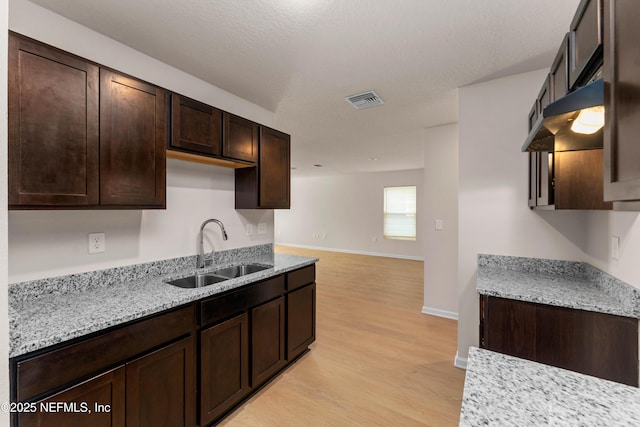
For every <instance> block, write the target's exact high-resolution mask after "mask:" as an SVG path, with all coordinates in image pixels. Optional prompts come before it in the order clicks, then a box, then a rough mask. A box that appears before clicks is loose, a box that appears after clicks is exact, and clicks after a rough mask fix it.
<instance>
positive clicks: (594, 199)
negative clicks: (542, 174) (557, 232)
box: [553, 150, 613, 210]
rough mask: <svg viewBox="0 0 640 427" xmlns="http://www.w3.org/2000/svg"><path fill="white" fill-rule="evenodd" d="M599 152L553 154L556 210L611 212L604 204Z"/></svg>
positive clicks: (601, 162)
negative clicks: (601, 210) (600, 210)
mask: <svg viewBox="0 0 640 427" xmlns="http://www.w3.org/2000/svg"><path fill="white" fill-rule="evenodd" d="M602 157H603V152H602V150H580V151H557V152H555V153H554V166H553V168H554V171H553V172H554V179H555V181H554V182H555V200H554V202H555V206H556V209H589V210H596V209H603V210H606V209H612V208H613V206H612V204H611V203H610V202H609V203H607V202H604V193H603V182H602V181H603V180H602V174H603V171H602V168H603V159H602Z"/></svg>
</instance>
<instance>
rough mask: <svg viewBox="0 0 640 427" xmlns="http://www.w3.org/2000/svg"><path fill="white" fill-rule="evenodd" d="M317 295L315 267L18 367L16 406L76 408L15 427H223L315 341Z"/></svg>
mask: <svg viewBox="0 0 640 427" xmlns="http://www.w3.org/2000/svg"><path fill="white" fill-rule="evenodd" d="M315 289H316V285H315V265H310V266H306V267H303V268H300V269H297V270H294V271H290V272H287V273H286V274H280V275H278V276H275V277H271V278H268V279H266V280H262V281H260V282H256V283H252V284H250V285H247V286H243V287H241V288H238V289H232V290H229V291H227V292H223V293H221V294H218V295H214V296H211V297H207V298H205V299H203V300H201V301H198V302H195V303H192V304H189V305H186V306H183V307H180V308H176V309H173V310H169V311H168V312H164V313H160V314H158V315H154V316H150V317H148V318H145V319H140V320H138V321H135V322H132V323H130V324H128V325H124V326H122V327H119V328H114V329H112V330H109V331H107V332H104V333H102V334H96V335H94V336H92V337H90V338H86V339H80V340H77V341H75V342H72V343H69V344H67V345H63V346H60V347H55V348H52V349H50V350H48V351H44V352H38V353H36V354H33V355H25V356H21V357H17V358H14V359H11V360H10V365H11V375H12V385H11V395H12V401H13V402H26V403H28V404H31V403H35V404H38V405H39V404H40V402H43V404H46V402H55V403H56V404H60V403H58V402H61V403H62V404H64V403H65V402H68V403H69V404H71V405H72V406H67V407H66V408H64V410H58V411H57V413H54V412H51V413H43V412H42V411H38V412H36V413H26V412H25V413H20V414H19V415H18V414H13V418H12V425H13V426H14V427H17V426H19V427H25V426H26V427H45V426H47V427H48V426H65V427H66V426H71V427H75V426H78V427H80V426H83V427H84V426H92V427H93V426H98V427H102V426H104V427H122V426H125V425H126V426H127V427H142V426H153V427H156V426H167V427H180V426H196V425H200V426H203V427H204V426H208V425H212V424H214V423H217V422H219V420H220V419H221V418H222V417H224V416H225V415H226V414H228V413H230V412H231V411H232V410H233V408H235V407H237V406H238V405H239V404H240V403H241V402H242V401H243V400H244V399H247V398H248V396H250V395H251V393H254V392H255V391H257V390H258V389H259V388H260V387H261V386H262V385H264V384H265V383H266V382H267V381H269V380H270V379H271V378H273V377H274V376H275V375H277V374H278V373H279V372H280V371H281V370H283V369H284V368H285V367H286V366H287V364H288V363H290V362H292V361H293V360H294V359H295V358H296V357H297V356H299V355H300V354H302V353H304V352H305V351H306V350H307V348H308V346H309V344H311V343H312V342H313V341H314V340H315V318H316V317H315ZM196 337H198V338H196ZM196 341H198V342H196ZM114 367H115V368H114ZM87 378H89V379H88V380H87ZM59 390H62V391H59ZM73 402H76V407H77V408H78V409H79V410H82V408H83V406H82V405H81V403H82V402H86V404H88V405H89V408H88V409H91V411H92V412H91V414H88V413H87V414H85V413H82V412H70V411H69V408H73V407H74V406H73ZM96 405H98V406H96ZM95 408H101V409H102V410H104V411H103V412H100V411H97V410H96V409H95Z"/></svg>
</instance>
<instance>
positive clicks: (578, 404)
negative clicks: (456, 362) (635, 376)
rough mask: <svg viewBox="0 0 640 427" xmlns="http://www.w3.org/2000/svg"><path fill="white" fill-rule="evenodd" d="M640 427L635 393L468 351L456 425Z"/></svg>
mask: <svg viewBox="0 0 640 427" xmlns="http://www.w3.org/2000/svg"><path fill="white" fill-rule="evenodd" d="M479 425H495V426H519V427H521V426H539V425H566V426H574V425H575V426H585V425H589V426H592V425H593V426H595V425H602V426H612V425H616V426H618V425H629V426H638V425H640V389H638V388H636V387H631V386H627V385H623V384H619V383H616V382H612V381H607V380H603V379H599V378H595V377H591V376H588V375H583V374H579V373H576V372H572V371H567V370H564V369H560V368H555V367H552V366H548V365H544V364H541V363H536V362H531V361H528V360H524V359H519V358H517V357H512V356H507V355H504V354H501V353H495V352H492V351H488V350H482V349H479V348H475V347H472V348H471V349H469V359H468V366H467V373H466V378H465V383H464V394H463V397H462V408H461V411H460V426H479Z"/></svg>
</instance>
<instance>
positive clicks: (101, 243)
mask: <svg viewBox="0 0 640 427" xmlns="http://www.w3.org/2000/svg"><path fill="white" fill-rule="evenodd" d="M106 249H107V242H106V239H105V237H104V233H89V253H90V254H99V253H102V252H104V251H105V250H106Z"/></svg>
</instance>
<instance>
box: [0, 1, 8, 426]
mask: <svg viewBox="0 0 640 427" xmlns="http://www.w3.org/2000/svg"><path fill="white" fill-rule="evenodd" d="M8 10H9V5H8V3H7V2H6V1H5V0H0V34H7V30H8V22H7V15H8ZM0 76H4V78H5V79H6V76H7V37H6V36H4V37H0ZM0 117H3V118H4V117H7V85H6V84H3V85H0ZM6 147H7V121H6V120H0V360H5V361H6V360H8V358H9V315H8V312H7V311H8V291H7V276H8V273H7V271H8V269H9V266H8V262H7V260H8V252H9V251H8V247H7V237H6V236H7V233H6V230H7V202H8V198H7V189H8V188H9V184H8V182H7V161H8V155H7V148H6ZM0 402H9V365H8V363H4V364H3V365H2V368H1V369H0ZM8 425H9V413H8V412H5V411H2V412H0V426H8Z"/></svg>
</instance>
